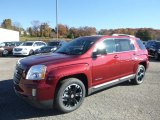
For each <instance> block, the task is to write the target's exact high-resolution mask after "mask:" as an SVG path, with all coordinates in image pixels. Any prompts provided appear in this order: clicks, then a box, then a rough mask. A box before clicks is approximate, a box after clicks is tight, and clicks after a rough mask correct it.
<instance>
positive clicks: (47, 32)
mask: <svg viewBox="0 0 160 120" xmlns="http://www.w3.org/2000/svg"><path fill="white" fill-rule="evenodd" d="M0 27H2V28H6V29H11V30H16V31H19V32H20V35H21V36H31V37H49V38H55V37H56V31H57V28H56V27H55V28H51V27H50V25H49V23H47V22H40V21H38V20H34V21H32V22H31V26H29V27H28V28H27V29H24V28H23V27H22V26H21V24H20V23H19V22H14V23H13V22H12V20H11V19H5V20H3V22H2V23H1V25H0ZM115 33H117V34H130V35H135V36H136V37H139V38H140V39H142V40H144V41H147V40H153V39H157V40H160V30H156V29H152V28H135V29H133V28H120V29H101V30H99V31H98V30H97V29H96V28H95V27H89V26H83V27H78V28H76V27H69V26H68V25H64V24H58V36H59V38H70V39H73V38H77V37H80V36H90V35H97V34H98V35H112V34H115Z"/></svg>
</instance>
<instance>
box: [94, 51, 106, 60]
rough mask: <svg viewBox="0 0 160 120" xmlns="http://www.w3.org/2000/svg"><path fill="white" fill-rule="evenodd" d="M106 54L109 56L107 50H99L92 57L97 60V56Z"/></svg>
mask: <svg viewBox="0 0 160 120" xmlns="http://www.w3.org/2000/svg"><path fill="white" fill-rule="evenodd" d="M106 54H107V52H106V49H97V51H95V52H93V54H92V57H93V58H96V57H97V56H100V55H106Z"/></svg>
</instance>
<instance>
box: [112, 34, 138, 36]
mask: <svg viewBox="0 0 160 120" xmlns="http://www.w3.org/2000/svg"><path fill="white" fill-rule="evenodd" d="M112 36H127V37H135V36H133V35H128V34H112Z"/></svg>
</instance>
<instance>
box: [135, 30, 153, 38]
mask: <svg viewBox="0 0 160 120" xmlns="http://www.w3.org/2000/svg"><path fill="white" fill-rule="evenodd" d="M136 37H138V38H140V39H141V40H143V41H148V40H151V39H152V36H151V33H150V32H149V31H148V30H146V29H139V30H138V31H137V32H136Z"/></svg>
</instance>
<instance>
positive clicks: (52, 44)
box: [48, 42, 59, 46]
mask: <svg viewBox="0 0 160 120" xmlns="http://www.w3.org/2000/svg"><path fill="white" fill-rule="evenodd" d="M58 45H59V42H48V46H58Z"/></svg>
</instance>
